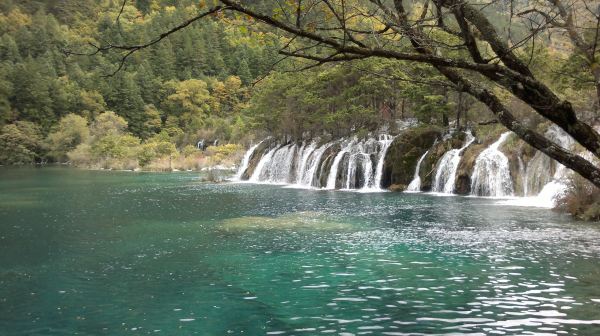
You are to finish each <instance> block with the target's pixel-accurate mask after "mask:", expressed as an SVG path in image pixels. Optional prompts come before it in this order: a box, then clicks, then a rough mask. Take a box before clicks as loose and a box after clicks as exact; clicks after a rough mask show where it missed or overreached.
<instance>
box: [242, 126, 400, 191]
mask: <svg viewBox="0 0 600 336" xmlns="http://www.w3.org/2000/svg"><path fill="white" fill-rule="evenodd" d="M392 141H393V137H391V136H388V135H381V136H379V137H378V138H367V139H364V140H358V139H357V138H352V139H342V140H334V141H330V142H326V143H322V142H321V143H320V142H319V140H313V141H308V142H302V143H295V142H291V143H283V144H279V145H276V146H275V147H270V148H267V149H265V151H264V152H263V153H262V156H261V158H260V160H259V161H258V163H257V164H256V168H255V169H254V171H253V172H252V174H251V175H252V176H251V177H250V178H249V181H250V182H260V183H272V184H293V185H294V186H298V187H304V188H324V189H336V188H342V189H361V190H363V191H378V190H380V189H379V186H380V184H381V179H382V175H383V166H384V160H385V155H386V152H387V150H388V148H389V147H390V145H391V143H392ZM256 155H258V153H256V147H255V148H254V149H253V150H252V151H251V150H249V151H248V153H246V156H247V158H245V160H244V164H243V168H240V171H241V172H238V174H237V176H240V178H241V177H242V176H243V175H244V171H247V170H248V169H249V168H248V166H249V165H250V164H249V162H250V161H251V160H252V156H256Z"/></svg>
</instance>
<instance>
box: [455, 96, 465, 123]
mask: <svg viewBox="0 0 600 336" xmlns="http://www.w3.org/2000/svg"><path fill="white" fill-rule="evenodd" d="M462 103H463V93H462V91H459V92H458V102H457V103H456V129H459V128H460V111H461V110H462V108H463V107H462Z"/></svg>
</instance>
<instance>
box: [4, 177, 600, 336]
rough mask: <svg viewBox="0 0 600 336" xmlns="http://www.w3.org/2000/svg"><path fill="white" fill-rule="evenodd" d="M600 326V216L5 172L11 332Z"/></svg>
mask: <svg viewBox="0 0 600 336" xmlns="http://www.w3.org/2000/svg"><path fill="white" fill-rule="evenodd" d="M74 334H77V335H146V334H155V335H193V334H196V335H321V334H322V335H368V334H371V335H423V334H427V335H429V334H449V335H452V334H463V335H464V334H467V335H495V334H498V335H523V334H525V335H527V334H536V335H560V334H565V335H600V224H597V223H596V224H594V223H587V224H586V223H580V222H573V221H571V220H570V219H569V218H568V217H566V216H564V215H560V214H557V213H554V212H552V211H549V210H545V209H536V208H523V207H509V206H498V205H496V204H494V201H493V200H489V199H477V198H468V197H436V196H431V195H421V194H406V195H403V194H397V193H371V194H361V193H355V192H339V191H338V192H334V191H315V190H312V191H311V190H299V189H289V188H282V187H277V186H267V185H251V184H234V183H224V184H204V183H201V182H200V178H199V175H198V174H197V173H165V174H159V173H133V172H103V171H83V170H75V169H67V168H43V169H34V168H20V169H12V168H1V169H0V335H74Z"/></svg>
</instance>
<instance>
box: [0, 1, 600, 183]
mask: <svg viewBox="0 0 600 336" xmlns="http://www.w3.org/2000/svg"><path fill="white" fill-rule="evenodd" d="M404 6H406V8H405V7H404ZM565 6H566V7H565ZM588 7H589V6H587V3H585V2H582V3H579V2H573V3H571V2H569V3H568V4H566V5H563V4H562V3H560V2H556V1H550V2H518V1H507V2H495V3H492V4H483V3H481V4H478V3H476V2H475V3H469V4H467V3H462V2H448V1H424V2H414V3H411V4H402V2H400V1H358V0H356V1H341V2H340V1H308V0H306V1H302V0H299V1H286V2H283V1H252V2H235V1H191V0H187V1H186V0H181V1H175V0H172V1H156V0H155V1H141V0H139V1H123V2H121V1H99V2H97V1H33V0H32V1H19V2H16V1H4V2H3V3H2V4H1V5H0V10H1V11H2V14H1V16H0V34H1V38H0V60H1V61H2V63H1V65H0V67H2V71H0V73H1V74H0V123H1V124H3V125H5V126H4V128H3V131H2V135H1V136H0V141H2V142H3V143H11V144H18V146H17V147H14V146H3V147H4V148H11V149H10V150H8V149H5V151H7V152H6V153H2V162H3V163H11V162H14V163H18V162H31V161H34V160H41V159H51V160H57V161H61V160H68V159H69V156H68V155H67V153H68V152H69V151H72V150H74V149H75V148H76V147H78V146H79V145H82V144H84V145H86V146H88V147H90V148H97V147H98V142H99V141H100V140H101V136H98V135H92V136H81V134H80V135H78V136H65V135H64V134H62V133H64V132H61V129H72V128H77V127H71V126H70V124H69V122H72V123H73V122H75V120H76V118H75V117H74V116H80V117H81V118H83V119H77V120H78V121H77V123H78V124H77V125H81V124H83V123H84V124H85V125H84V126H85V127H84V128H89V129H84V130H82V133H83V134H88V133H90V134H93V131H92V130H93V125H94V124H95V123H96V122H97V120H96V119H97V118H98V117H99V116H101V115H104V114H105V113H107V112H110V111H112V112H114V113H113V114H110V116H111V117H113V118H122V119H123V120H124V121H125V123H126V125H127V126H126V128H125V130H123V131H122V132H117V133H123V134H126V135H127V136H130V137H132V138H133V140H132V141H133V142H131V141H129V140H127V139H125V140H126V141H125V140H124V141H117V140H119V139H117V140H115V141H113V142H112V143H113V144H114V145H115V146H117V147H119V146H121V147H122V146H124V144H128V146H131V143H137V144H138V145H139V146H144V145H148V146H149V144H160V143H162V142H168V143H171V144H172V145H173V147H174V148H172V150H171V151H166V152H165V151H157V153H156V155H158V156H160V155H163V154H164V153H173V152H183V151H184V149H185V148H186V146H187V147H190V146H193V145H195V144H196V142H197V141H198V140H199V139H209V140H211V141H213V140H216V139H219V140H221V141H222V142H244V141H246V139H248V137H250V138H251V137H252V136H253V135H252V134H257V133H260V132H268V133H270V134H276V135H281V136H293V137H296V138H301V137H305V136H315V135H322V134H328V135H331V136H341V135H346V134H349V133H359V134H360V132H369V131H373V130H376V129H378V128H380V127H382V126H384V125H388V126H391V127H392V131H393V126H394V123H391V122H390V121H392V120H394V119H398V118H406V117H416V118H418V119H419V120H420V121H421V122H425V123H432V124H439V125H442V126H449V125H455V126H460V125H464V124H465V122H470V123H477V122H490V121H493V120H496V118H499V119H500V121H501V122H502V123H503V124H505V125H506V126H507V127H508V128H509V129H511V130H513V131H515V132H516V133H517V134H519V136H521V137H522V138H524V139H526V141H527V142H529V143H530V144H532V145H533V146H534V147H536V148H538V149H540V150H543V151H544V150H545V152H546V153H547V154H548V155H550V156H552V157H554V158H555V159H558V160H562V161H561V162H563V163H565V164H567V165H568V166H569V167H571V168H574V169H576V170H577V168H582V169H583V170H584V172H583V174H584V175H586V174H587V177H588V178H589V179H593V178H594V176H596V175H597V169H594V167H593V166H591V165H589V163H586V162H585V160H583V159H580V158H576V157H574V156H572V155H571V154H570V153H568V152H565V151H564V150H562V149H560V148H557V147H556V146H554V145H553V144H552V143H549V142H547V141H545V139H543V137H542V136H540V135H539V133H537V131H536V129H539V128H540V127H544V126H543V125H547V123H548V120H550V122H554V123H556V122H558V123H559V125H560V123H563V125H561V127H562V126H564V127H563V128H565V129H566V130H567V131H568V132H570V134H571V135H572V136H574V137H575V138H576V139H577V140H578V141H579V142H580V144H581V145H582V146H584V147H585V148H587V149H589V150H591V151H592V152H594V153H596V151H595V149H596V148H595V147H594V143H595V142H594V139H595V138H596V137H597V133H596V132H594V131H593V130H591V129H590V128H589V126H586V125H588V124H592V123H594V122H595V121H596V119H597V118H598V93H600V90H598V89H597V85H596V83H597V82H598V80H597V79H596V76H600V74H598V73H597V71H596V70H597V68H598V67H597V66H595V64H596V63H595V59H596V58H595V57H596V56H595V53H596V48H595V45H596V43H595V41H596V40H597V39H598V36H597V34H593V32H594V30H593V28H594V27H596V25H595V24H596V23H597V21H598V20H597V18H598V16H597V14H595V12H594V10H592V9H591V8H588ZM473 8H475V9H477V10H476V11H474V12H473V11H472V9H473ZM565 8H566V9H565ZM574 14H577V16H575V15H574ZM574 17H575V18H576V19H574ZM200 18H201V19H200ZM265 23H266V24H265ZM486 25H487V26H486ZM486 28H489V29H491V30H489V31H488V30H486ZM492 28H493V29H492ZM570 28H573V29H570ZM154 42H157V43H154ZM131 46H142V47H139V48H134V49H135V50H133V49H132V48H130V47H131ZM508 46H510V47H508ZM128 48H129V49H128ZM502 48H507V49H506V50H503V49H502ZM132 50H133V52H132ZM415 61H417V62H415ZM448 69H450V70H452V71H450V72H449V70H448ZM563 101H564V102H568V104H566V103H565V104H562V102H563ZM542 103H543V104H542ZM544 104H546V105H544ZM561 109H562V110H561ZM491 112H493V113H491ZM566 116H569V117H568V118H567V119H568V120H566V119H565V118H566ZM573 118H574V119H573ZM82 120H83V121H82ZM65 123H66V124H65ZM61 125H62V126H61ZM569 125H570V126H569ZM9 126H10V127H9ZM34 135H35V136H34ZM123 136H125V135H121V137H123ZM23 138H27V139H29V141H25V142H22V141H21V139H23ZM57 139H58V140H57ZM60 139H62V140H60ZM59 140H60V141H59ZM121 140H123V139H121ZM61 141H62V142H61ZM119 144H121V145H119ZM14 148H17V149H14ZM79 149H80V150H84V149H85V146H82V147H81V148H79ZM106 150H107V151H108V153H110V151H109V150H108V149H106ZM187 151H188V152H189V151H191V149H188V150H187ZM105 152H106V151H105ZM105 152H102V151H101V150H98V149H96V150H95V151H94V150H90V153H88V154H90V155H93V153H96V155H100V156H102V155H104V156H106V155H108V156H110V155H112V154H107V153H105ZM116 152H117V153H120V152H122V151H119V150H116ZM101 153H102V154H101ZM80 154H81V153H80ZM83 154H85V151H84V153H83ZM123 155H124V154H123ZM83 156H85V155H83ZM74 157H75V156H74ZM15 158H16V159H15ZM146 159H148V158H145V159H144V160H146ZM582 160H583V161H582ZM580 173H581V171H580Z"/></svg>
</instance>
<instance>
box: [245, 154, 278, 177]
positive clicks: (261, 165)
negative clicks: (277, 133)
mask: <svg viewBox="0 0 600 336" xmlns="http://www.w3.org/2000/svg"><path fill="white" fill-rule="evenodd" d="M276 150H277V147H274V148H273V149H271V150H269V151H268V152H267V153H266V154H264V155H263V156H262V157H261V158H260V161H258V165H257V166H256V169H254V173H252V176H250V179H249V181H250V182H260V181H261V174H262V173H263V170H264V169H263V168H264V167H265V165H266V164H268V163H269V162H270V161H271V158H273V154H274V153H275V151H276Z"/></svg>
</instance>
